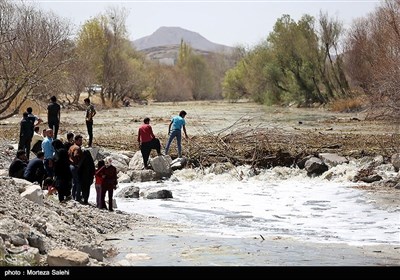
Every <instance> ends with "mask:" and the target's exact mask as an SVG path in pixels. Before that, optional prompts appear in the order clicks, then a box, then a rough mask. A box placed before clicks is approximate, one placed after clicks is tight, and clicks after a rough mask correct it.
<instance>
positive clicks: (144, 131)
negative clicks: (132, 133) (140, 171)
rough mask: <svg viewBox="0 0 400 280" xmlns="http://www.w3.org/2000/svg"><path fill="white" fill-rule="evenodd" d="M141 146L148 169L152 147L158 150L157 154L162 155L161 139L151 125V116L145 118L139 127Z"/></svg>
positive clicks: (145, 165)
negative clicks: (156, 135)
mask: <svg viewBox="0 0 400 280" xmlns="http://www.w3.org/2000/svg"><path fill="white" fill-rule="evenodd" d="M137 140H138V142H139V148H140V151H141V152H142V157H143V164H144V168H145V169H148V161H149V157H150V152H151V150H152V149H155V150H156V151H157V155H159V156H160V155H161V144H160V140H159V139H158V138H156V137H155V136H154V133H153V129H152V127H151V125H150V118H147V117H146V118H144V120H143V124H142V125H141V126H140V127H139V130H138V138H137Z"/></svg>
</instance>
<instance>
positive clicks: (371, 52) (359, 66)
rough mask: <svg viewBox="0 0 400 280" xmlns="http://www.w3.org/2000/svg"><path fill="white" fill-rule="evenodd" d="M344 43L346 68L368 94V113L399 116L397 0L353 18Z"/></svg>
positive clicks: (399, 10)
mask: <svg viewBox="0 0 400 280" xmlns="http://www.w3.org/2000/svg"><path fill="white" fill-rule="evenodd" d="M346 43H347V44H346V46H347V48H346V69H347V70H348V73H349V76H350V78H351V81H352V83H353V84H354V85H355V86H358V87H359V88H360V89H362V90H363V92H364V93H365V94H366V95H367V96H368V99H369V101H370V105H371V109H372V110H370V116H371V117H382V118H388V117H389V118H393V117H394V118H396V119H397V120H398V119H400V113H399V112H400V110H399V109H400V95H399V94H398V90H399V88H400V70H399V64H400V1H399V0H395V1H385V2H384V3H383V4H382V5H381V6H380V7H378V8H377V9H376V10H375V11H374V12H373V13H371V14H369V15H368V17H367V18H364V19H360V20H359V21H357V22H356V23H355V24H354V25H353V26H352V28H351V30H350V31H349V35H348V38H347V41H346Z"/></svg>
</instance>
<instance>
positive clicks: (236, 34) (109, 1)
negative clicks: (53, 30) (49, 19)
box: [25, 0, 382, 47]
mask: <svg viewBox="0 0 400 280" xmlns="http://www.w3.org/2000/svg"><path fill="white" fill-rule="evenodd" d="M25 2H32V3H36V4H37V5H38V6H39V7H40V8H42V9H43V10H45V11H53V12H54V13H55V14H57V15H59V16H60V17H62V18H65V19H67V20H69V21H70V22H71V23H72V25H73V27H74V30H75V31H76V30H77V28H78V27H79V26H80V25H82V24H83V23H85V21H86V20H89V19H90V18H93V17H96V16H98V15H99V14H101V13H105V11H106V9H107V8H108V7H122V8H124V9H127V12H128V18H127V21H126V26H127V29H128V32H129V38H130V40H132V41H133V40H136V39H139V38H142V37H144V36H149V35H151V34H152V33H153V32H155V31H156V30H157V29H158V28H160V27H162V26H167V27H181V28H184V29H187V30H190V31H193V32H197V33H199V34H200V35H202V36H203V37H205V38H206V39H208V40H209V41H211V42H213V43H218V44H223V45H227V46H238V45H240V46H246V47H252V46H254V45H257V44H258V43H260V42H261V41H262V40H264V39H266V38H267V37H268V34H269V33H270V32H271V31H272V30H273V26H274V24H275V23H276V20H277V19H278V18H280V17H281V16H282V15H284V14H288V15H290V17H291V18H292V19H294V20H296V21H298V20H299V19H300V18H301V16H303V15H304V14H309V15H311V16H314V17H318V15H319V13H320V12H323V13H327V14H328V15H329V17H332V18H335V19H338V20H339V21H341V22H342V23H343V25H344V27H345V28H349V27H350V25H351V23H352V22H353V20H354V19H356V18H360V17H366V16H367V15H368V13H370V12H373V11H374V10H375V8H376V7H377V6H380V5H381V2H382V1H378V0H363V1H328V0H319V1H305V0H303V1H288V0H280V1H263V0H259V1H252V0H248V1H241V0H232V1H226V0H225V1H223V0H221V1H218V0H215V1H211V0H210V1H205V0H186V1H184V0H176V1H168V0H164V1H162V0H159V1H143V0H142V1H133V0H103V1H101V0H84V1H78V0H25Z"/></svg>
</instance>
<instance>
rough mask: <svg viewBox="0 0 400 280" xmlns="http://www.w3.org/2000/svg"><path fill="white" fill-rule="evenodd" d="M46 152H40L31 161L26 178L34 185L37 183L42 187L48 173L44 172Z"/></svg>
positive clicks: (25, 174)
mask: <svg viewBox="0 0 400 280" xmlns="http://www.w3.org/2000/svg"><path fill="white" fill-rule="evenodd" d="M43 161H44V152H43V151H39V152H37V154H36V157H35V158H33V159H31V160H30V161H29V163H28V166H27V167H26V168H25V172H24V178H25V180H27V181H29V182H31V183H33V182H37V183H38V184H39V185H40V187H42V185H43V179H44V177H45V175H46V171H45V170H44V164H43Z"/></svg>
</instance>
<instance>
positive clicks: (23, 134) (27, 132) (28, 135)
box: [18, 112, 33, 159]
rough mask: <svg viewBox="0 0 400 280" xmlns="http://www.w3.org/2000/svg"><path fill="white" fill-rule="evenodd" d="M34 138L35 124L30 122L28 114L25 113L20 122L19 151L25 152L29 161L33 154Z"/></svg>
mask: <svg viewBox="0 0 400 280" xmlns="http://www.w3.org/2000/svg"><path fill="white" fill-rule="evenodd" d="M32 137H33V123H32V122H31V121H30V120H29V117H28V112H24V113H23V114H22V120H21V122H20V130H19V142H18V150H23V151H25V155H26V158H27V159H29V154H30V152H31V141H32Z"/></svg>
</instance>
